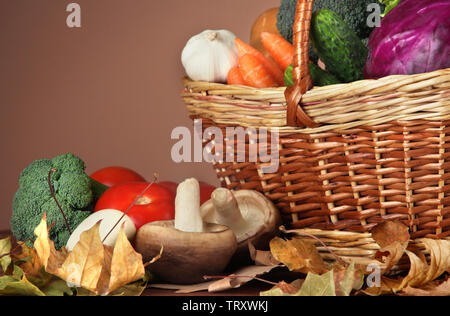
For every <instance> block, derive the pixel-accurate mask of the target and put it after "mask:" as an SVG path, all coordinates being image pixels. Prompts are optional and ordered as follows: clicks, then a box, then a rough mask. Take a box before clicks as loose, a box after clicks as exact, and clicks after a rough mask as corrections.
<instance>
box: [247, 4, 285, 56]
mask: <svg viewBox="0 0 450 316" xmlns="http://www.w3.org/2000/svg"><path fill="white" fill-rule="evenodd" d="M277 15H278V8H272V9H269V10H267V11H264V12H263V13H262V14H261V15H260V16H259V17H258V18H257V19H256V21H255V23H253V26H252V30H251V34H250V45H252V46H253V47H254V48H256V49H257V50H259V51H260V52H261V53H263V54H264V56H266V57H268V58H269V57H270V55H269V53H268V52H267V51H266V50H265V48H264V46H263V43H262V41H261V33H263V32H269V33H273V34H278V35H279V34H280V32H279V31H278V28H277Z"/></svg>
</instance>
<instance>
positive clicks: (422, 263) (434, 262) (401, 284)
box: [364, 239, 450, 295]
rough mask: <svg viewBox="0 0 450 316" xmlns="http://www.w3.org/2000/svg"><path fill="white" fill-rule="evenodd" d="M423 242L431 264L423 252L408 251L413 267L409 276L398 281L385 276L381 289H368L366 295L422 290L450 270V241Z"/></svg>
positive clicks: (427, 240)
mask: <svg viewBox="0 0 450 316" xmlns="http://www.w3.org/2000/svg"><path fill="white" fill-rule="evenodd" d="M422 242H423V244H424V245H425V248H426V251H427V252H428V253H429V254H430V260H429V263H428V261H427V260H426V258H425V256H423V254H422V253H421V252H418V251H416V252H413V251H410V250H406V251H405V253H406V254H407V256H408V258H409V261H410V265H411V267H410V270H409V273H408V275H407V276H406V277H404V278H398V279H390V278H387V277H384V276H383V277H381V284H380V287H377V288H375V287H373V288H369V289H366V290H365V291H364V293H366V294H369V295H382V294H396V293H398V292H400V291H402V290H404V289H406V288H411V287H413V288H421V287H423V286H426V285H427V284H428V283H429V282H431V281H433V280H435V279H437V278H439V277H440V276H441V275H443V274H444V273H445V272H446V271H447V270H448V269H450V266H449V260H448V257H449V255H450V241H448V240H432V239H423V240H422Z"/></svg>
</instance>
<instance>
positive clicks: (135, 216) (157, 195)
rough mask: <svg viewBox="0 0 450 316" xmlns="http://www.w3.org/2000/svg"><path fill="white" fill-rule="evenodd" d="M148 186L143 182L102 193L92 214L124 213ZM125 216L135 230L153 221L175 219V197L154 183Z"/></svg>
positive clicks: (125, 184)
mask: <svg viewBox="0 0 450 316" xmlns="http://www.w3.org/2000/svg"><path fill="white" fill-rule="evenodd" d="M148 185H149V183H145V182H142V183H138V182H135V183H124V184H119V185H116V186H114V187H112V188H110V189H108V190H107V191H106V192H105V193H103V195H102V196H101V197H100V199H99V200H98V202H97V205H96V206H95V210H94V212H98V211H101V210H105V209H114V210H119V211H122V212H125V211H126V210H127V209H128V208H129V207H130V206H131V204H132V203H133V202H134V201H135V200H136V198H137V197H138V196H139V195H141V193H142V192H143V191H144V190H145V188H146V187H147V186H148ZM127 215H128V216H129V217H130V218H131V220H132V221H133V222H134V224H135V225H136V229H139V228H141V227H142V226H143V225H145V224H147V223H151V222H155V221H166V220H173V219H174V218H175V195H174V194H173V193H172V192H171V191H170V190H169V189H167V188H164V187H162V186H160V185H158V184H155V183H154V184H152V186H151V187H150V188H149V189H148V190H147V192H145V193H144V195H143V196H142V197H141V198H140V199H139V200H138V202H137V203H136V204H135V205H134V206H133V207H132V208H131V209H130V210H129V212H128V213H127Z"/></svg>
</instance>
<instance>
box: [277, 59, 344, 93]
mask: <svg viewBox="0 0 450 316" xmlns="http://www.w3.org/2000/svg"><path fill="white" fill-rule="evenodd" d="M292 70H293V66H292V65H290V66H289V67H288V68H287V69H286V72H285V73H284V83H285V85H286V87H290V86H293V85H294V80H293V78H292ZM309 73H310V74H311V79H312V81H313V82H314V85H315V86H316V87H324V86H329V85H333V84H338V83H341V82H340V81H339V80H338V79H337V78H336V77H335V76H333V75H332V74H330V73H329V72H327V71H325V70H323V69H321V68H320V67H319V66H317V65H316V64H314V63H312V62H310V63H309Z"/></svg>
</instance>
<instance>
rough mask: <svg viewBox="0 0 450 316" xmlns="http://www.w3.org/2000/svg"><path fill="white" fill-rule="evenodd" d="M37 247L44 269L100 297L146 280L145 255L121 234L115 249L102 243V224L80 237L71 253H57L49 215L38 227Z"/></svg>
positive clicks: (63, 251)
mask: <svg viewBox="0 0 450 316" xmlns="http://www.w3.org/2000/svg"><path fill="white" fill-rule="evenodd" d="M35 234H36V236H37V238H36V241H35V243H34V248H35V249H36V252H37V254H38V257H39V260H40V262H41V264H42V265H43V266H44V268H45V270H46V271H47V272H48V273H50V274H53V275H56V276H58V277H60V278H61V279H63V280H65V281H66V282H68V283H71V284H73V286H76V287H82V288H84V289H87V290H89V291H91V292H93V293H95V294H97V295H108V294H109V293H111V292H113V291H114V290H116V289H117V288H119V287H121V286H123V285H126V284H128V283H131V282H134V281H137V280H139V279H142V278H144V276H145V268H144V264H143V263H142V256H141V255H140V254H138V253H136V252H135V251H134V249H133V247H132V246H131V244H130V242H129V241H128V239H127V238H126V236H125V233H123V232H121V233H120V234H119V237H118V239H117V241H116V244H115V247H114V248H111V247H107V246H104V245H103V244H102V242H101V238H100V233H99V224H97V225H95V226H94V227H92V228H91V229H90V230H88V231H85V232H83V233H82V234H81V237H80V241H79V242H78V244H77V245H76V246H75V248H74V249H73V251H72V252H70V253H68V252H67V251H66V250H65V249H63V250H62V251H56V249H55V247H54V244H53V241H51V240H50V239H49V236H48V231H47V222H46V216H45V215H44V218H43V219H42V221H41V223H40V224H39V225H38V226H37V227H36V229H35Z"/></svg>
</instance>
